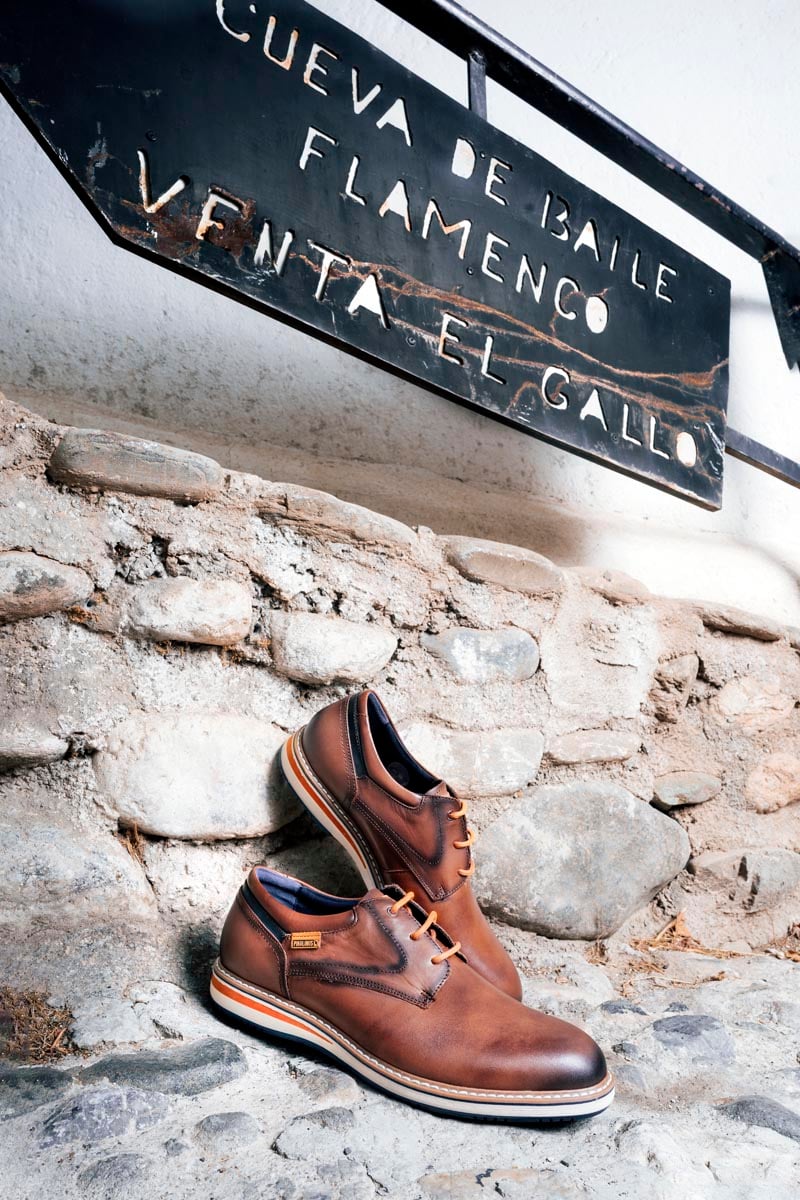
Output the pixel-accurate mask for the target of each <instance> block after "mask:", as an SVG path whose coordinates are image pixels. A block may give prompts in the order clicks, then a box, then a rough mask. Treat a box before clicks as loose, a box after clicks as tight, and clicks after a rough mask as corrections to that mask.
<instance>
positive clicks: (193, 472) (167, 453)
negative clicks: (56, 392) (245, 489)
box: [49, 429, 222, 501]
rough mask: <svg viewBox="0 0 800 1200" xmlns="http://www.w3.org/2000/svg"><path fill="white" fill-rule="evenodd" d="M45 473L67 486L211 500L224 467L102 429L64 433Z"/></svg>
mask: <svg viewBox="0 0 800 1200" xmlns="http://www.w3.org/2000/svg"><path fill="white" fill-rule="evenodd" d="M49 473H50V476H51V478H53V479H55V480H57V481H58V482H59V483H67V484H69V485H70V486H71V487H80V488H88V489H91V490H93V491H114V492H132V493H133V494H134V495H137V496H165V497H167V498H168V499H172V500H192V501H199V500H210V499H212V498H213V497H214V496H217V495H218V494H219V492H220V491H221V488H222V468H221V467H220V465H219V463H217V462H214V460H213V459H212V458H206V457H205V455H203V454H194V453H192V451H190V450H177V449H176V448H175V447H174V446H164V445H162V444H161V443H160V442H149V441H145V440H144V439H142V438H134V437H127V436H125V435H124V434H121V433H111V432H109V431H107V430H101V429H68V430H67V432H66V433H65V434H64V436H63V438H62V439H61V441H60V442H59V444H58V446H57V447H56V449H55V452H54V453H53V455H52V457H51V459H50V466H49Z"/></svg>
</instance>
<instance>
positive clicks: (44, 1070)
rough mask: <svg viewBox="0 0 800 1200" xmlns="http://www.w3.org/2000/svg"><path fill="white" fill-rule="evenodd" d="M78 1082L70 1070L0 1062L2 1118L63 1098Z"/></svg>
mask: <svg viewBox="0 0 800 1200" xmlns="http://www.w3.org/2000/svg"><path fill="white" fill-rule="evenodd" d="M73 1084H74V1076H73V1074H72V1072H71V1071H69V1070H61V1071H57V1070H56V1069H55V1068H54V1067H12V1066H0V1121H8V1120H10V1119H12V1118H13V1117H19V1116H21V1115H22V1114H23V1113H26V1112H32V1111H33V1110H34V1109H36V1108H42V1107H43V1106H44V1105H45V1104H52V1103H53V1101H54V1100H60V1099H61V1097H62V1096H63V1095H64V1094H65V1092H68V1091H69V1090H70V1088H71V1087H72V1086H73Z"/></svg>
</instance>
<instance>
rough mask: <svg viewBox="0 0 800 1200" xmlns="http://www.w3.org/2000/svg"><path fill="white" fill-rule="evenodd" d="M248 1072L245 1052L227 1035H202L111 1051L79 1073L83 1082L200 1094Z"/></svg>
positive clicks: (183, 1093) (171, 1093)
mask: <svg viewBox="0 0 800 1200" xmlns="http://www.w3.org/2000/svg"><path fill="white" fill-rule="evenodd" d="M246 1071H247V1062H246V1060H245V1057H244V1054H243V1053H242V1051H241V1050H240V1049H239V1047H238V1046H236V1045H235V1044H234V1043H233V1042H228V1041H226V1040H225V1039H224V1038H203V1039H202V1040H201V1041H197V1042H190V1043H188V1044H187V1045H183V1046H175V1047H172V1048H170V1049H167V1050H156V1051H152V1050H140V1051H138V1052H137V1053H136V1054H110V1055H108V1056H107V1057H106V1058H101V1059H100V1061H99V1062H96V1063H93V1064H92V1066H90V1067H84V1069H83V1070H82V1071H81V1072H80V1076H79V1077H80V1080H81V1082H82V1083H86V1082H90V1083H93V1082H95V1081H96V1080H101V1079H105V1080H108V1082H109V1083H117V1084H126V1085H127V1086H128V1087H133V1088H138V1089H139V1090H140V1091H146V1092H161V1093H165V1094H167V1095H170V1096H197V1095H199V1094H200V1092H207V1091H209V1090H210V1089H211V1088H216V1087H220V1086H221V1085H222V1084H223V1083H231V1082H232V1081H233V1080H234V1079H240V1078H241V1077H242V1075H244V1074H245V1072H246Z"/></svg>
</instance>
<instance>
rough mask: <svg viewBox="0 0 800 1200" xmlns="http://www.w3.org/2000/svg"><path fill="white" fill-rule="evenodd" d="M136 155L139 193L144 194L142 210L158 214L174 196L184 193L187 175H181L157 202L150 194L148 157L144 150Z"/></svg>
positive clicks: (138, 151) (187, 180)
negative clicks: (137, 156)
mask: <svg viewBox="0 0 800 1200" xmlns="http://www.w3.org/2000/svg"><path fill="white" fill-rule="evenodd" d="M136 153H137V154H138V155H139V191H140V192H141V194H142V208H143V209H144V211H145V212H146V213H157V212H158V210H159V209H160V208H163V207H164V205H165V204H166V203H167V202H168V201H170V200H171V199H172V197H173V196H177V194H178V192H182V191H183V189H184V188H185V187H186V185H187V183H188V182H189V179H188V177H187V176H186V175H180V176H179V177H178V178H177V179H176V180H175V182H174V183H173V184H172V186H171V187H168V188H167V190H166V191H165V192H162V194H161V195H160V196H159V197H158V199H157V200H153V197H152V195H151V192H150V164H149V163H148V161H147V155H146V154H145V152H144V150H137V151H136Z"/></svg>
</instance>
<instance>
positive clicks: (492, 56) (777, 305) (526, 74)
mask: <svg viewBox="0 0 800 1200" xmlns="http://www.w3.org/2000/svg"><path fill="white" fill-rule="evenodd" d="M378 3H380V4H382V5H383V7H384V8H388V9H389V10H390V11H391V12H393V13H395V14H396V15H397V16H399V17H402V19H403V20H404V21H407V22H408V23H409V24H411V25H413V26H415V28H417V29H419V30H420V31H421V32H422V33H425V34H427V35H428V37H431V38H433V40H434V41H436V42H439V43H440V44H441V45H443V46H446V47H447V48H448V49H449V50H451V51H452V52H453V53H455V54H458V55H460V56H461V57H462V58H464V59H466V60H467V63H468V69H469V94H470V108H472V109H473V110H474V111H475V112H477V113H480V114H481V115H482V116H484V115H485V107H484V109H483V111H481V108H480V107H479V105H480V95H481V88H483V93H482V94H483V103H484V106H485V84H482V83H481V81H480V79H479V71H478V67H477V63H478V62H479V61H481V62H482V70H483V72H484V73H485V74H487V75H489V76H491V78H492V79H494V80H496V81H497V82H498V83H500V84H502V85H503V86H504V87H506V88H508V90H509V91H510V92H513V93H514V95H515V96H518V97H519V98H520V99H521V100H524V101H525V102H526V103H528V104H530V105H532V107H533V108H536V109H538V110H539V112H542V113H544V115H545V116H547V117H550V118H551V119H552V120H553V121H555V122H557V124H559V125H561V127H562V128H563V129H567V130H568V131H569V132H570V133H573V134H574V135H575V136H576V137H579V138H580V139H581V140H582V141H584V142H587V143H588V144H589V145H590V146H592V147H594V149H595V150H598V151H599V152H600V153H601V154H603V155H605V157H606V158H610V159H612V160H613V161H614V162H615V163H617V164H618V165H619V166H621V167H624V169H625V170H626V171H629V172H630V173H631V174H632V175H635V176H636V177H637V178H638V179H641V180H642V181H643V182H644V183H647V184H649V185H650V187H653V188H655V190H656V191H658V192H660V193H661V194H662V195H663V196H666V197H667V199H668V200H672V201H673V202H674V203H675V204H678V205H679V206H680V207H681V208H683V209H685V210H686V211H687V212H689V213H691V214H692V216H694V217H697V219H698V220H699V221H702V222H703V224H705V225H708V226H709V228H711V229H713V230H714V231H715V232H716V233H719V234H721V235H722V236H723V237H724V238H727V239H728V241H730V242H733V243H734V245H736V246H738V247H739V248H740V249H741V250H744V251H745V252H746V253H747V254H749V255H751V256H752V257H753V258H757V259H758V260H759V262H760V263H761V264H762V266H763V269H764V274H765V276H766V280H767V287H768V289H769V297H770V302H771V304H772V311H773V313H774V316H775V322H776V324H777V326H778V332H779V334H780V338H781V345H782V346H783V352H784V354H785V356H786V362H787V364H788V365H789V367H793V366H795V365H800V250H798V249H797V248H796V247H795V246H792V245H791V244H790V243H789V242H787V241H786V240H785V238H782V237H781V236H780V234H778V233H776V232H775V231H774V230H773V229H770V228H769V226H767V225H765V224H764V223H763V222H762V221H759V220H758V218H757V217H754V216H753V215H752V213H749V212H748V211H747V210H746V209H744V208H742V207H741V206H740V205H738V204H736V203H734V201H733V200H731V199H729V197H727V196H725V195H723V193H722V192H720V191H718V190H717V188H715V187H712V186H711V184H710V183H707V182H706V180H704V179H702V178H701V177H700V176H699V175H695V174H694V172H693V171H690V170H689V168H688V167H685V166H683V165H682V163H679V162H678V161H677V160H676V159H675V158H674V157H673V156H672V155H671V154H667V152H666V151H665V150H661V149H659V147H658V146H655V145H654V144H653V143H652V142H649V141H648V140H647V139H646V138H644V137H642V135H641V134H640V133H637V132H636V130H635V129H632V128H631V127H630V126H629V125H626V124H625V123H624V121H620V120H619V118H618V117H615V116H614V115H613V114H612V113H610V112H608V111H607V110H606V109H604V108H602V107H601V106H600V105H599V104H597V103H595V101H594V100H592V99H591V98H590V97H589V96H586V95H585V94H584V93H583V92H581V91H579V90H578V89H577V88H575V87H573V86H572V85H571V84H570V83H567V81H566V80H564V79H562V78H561V77H560V76H559V75H556V73H555V72H554V71H551V70H549V69H548V68H547V67H545V66H544V65H543V64H542V63H540V62H537V60H536V59H535V58H533V57H532V56H531V55H530V54H527V53H526V52H525V51H524V50H521V49H520V48H519V46H515V45H514V43H513V42H510V41H509V40H508V39H507V38H504V37H502V36H501V35H500V34H499V33H496V32H495V30H493V29H492V28H491V26H489V25H486V24H484V22H483V21H480V20H479V19H478V18H477V17H475V16H473V14H472V13H470V12H467V10H466V9H464V8H462V7H461V5H460V4H457V3H456V2H455V0H417V3H416V4H408V2H407V0H378ZM473 80H474V83H473ZM473 97H474V98H473Z"/></svg>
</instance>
